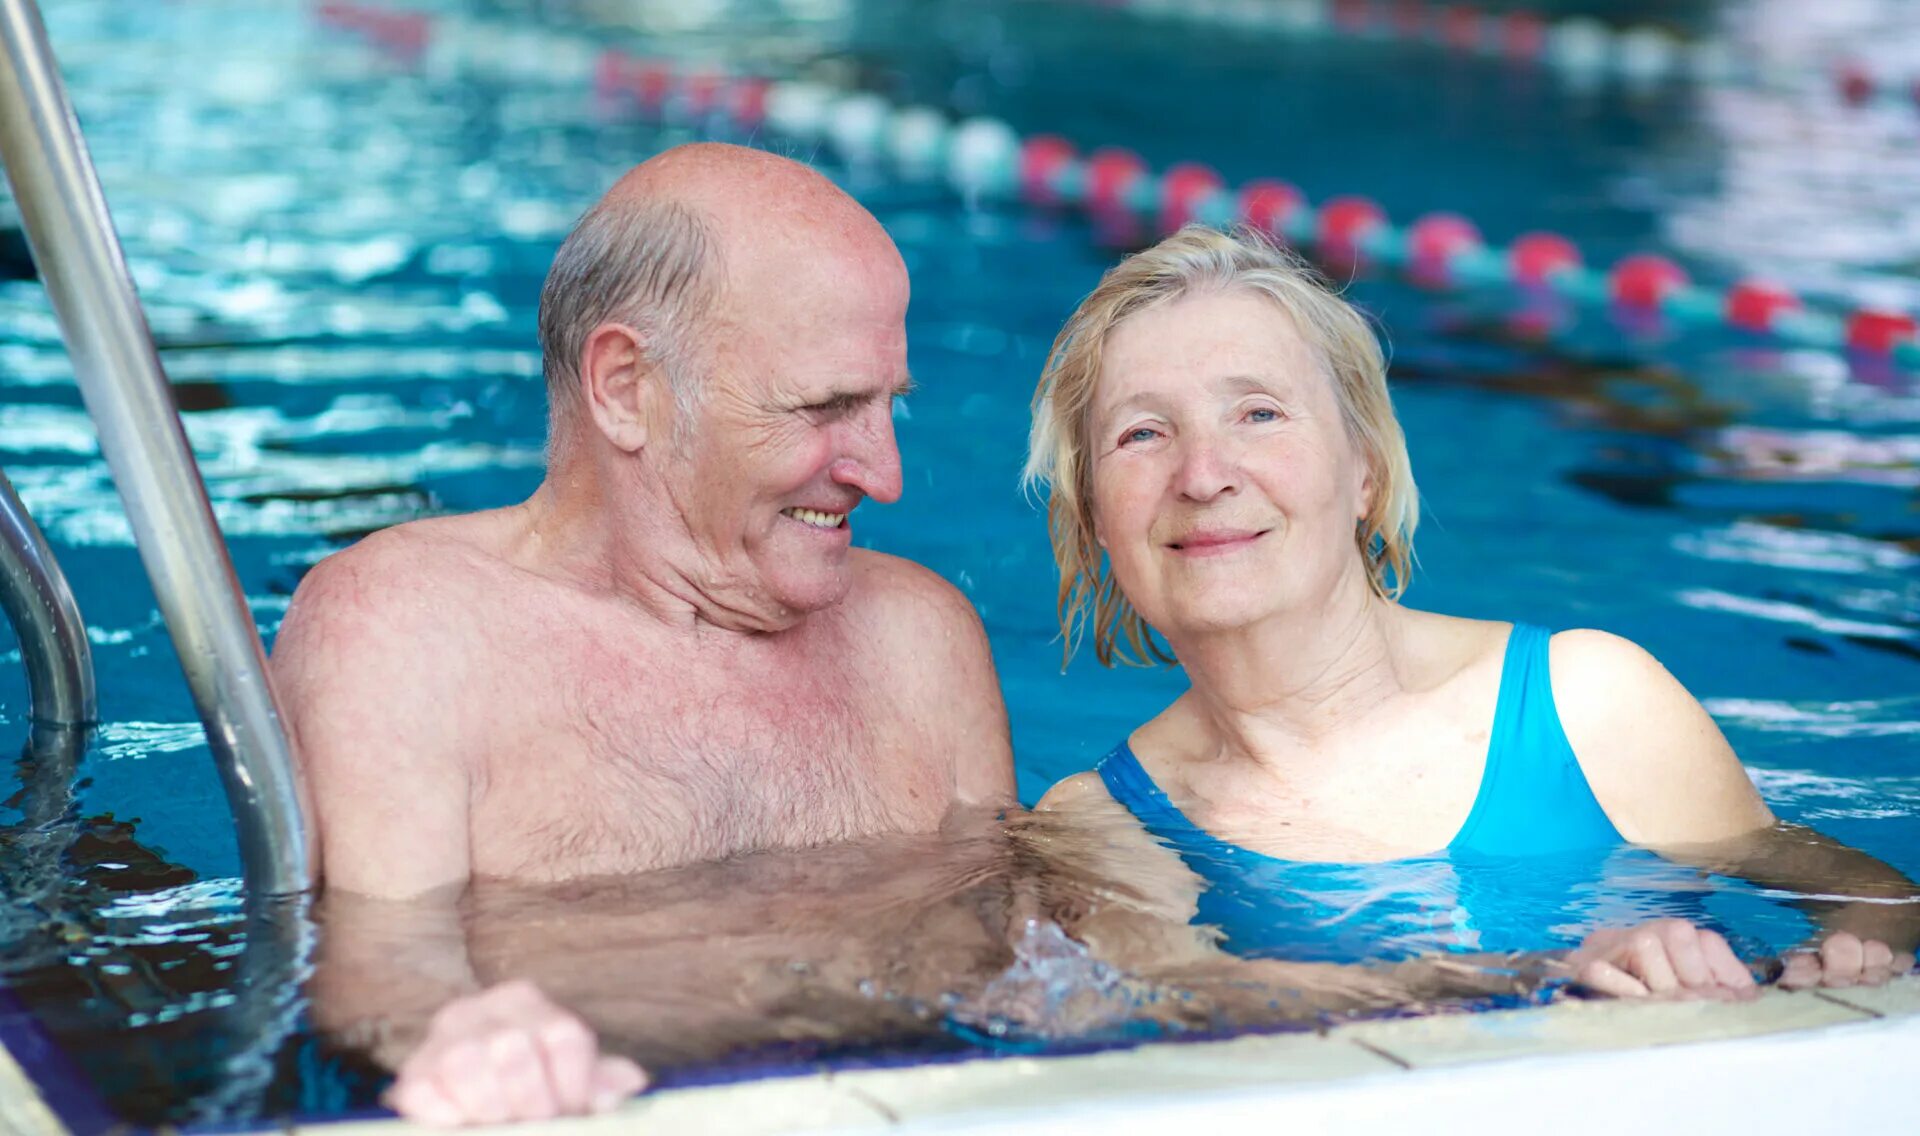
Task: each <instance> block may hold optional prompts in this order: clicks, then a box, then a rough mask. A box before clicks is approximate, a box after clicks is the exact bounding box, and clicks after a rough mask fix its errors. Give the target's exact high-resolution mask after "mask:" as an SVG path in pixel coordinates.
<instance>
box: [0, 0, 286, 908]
mask: <svg viewBox="0 0 1920 1136" xmlns="http://www.w3.org/2000/svg"><path fill="white" fill-rule="evenodd" d="M0 47H4V51H0V160H4V162H5V165H6V172H7V179H8V181H9V182H10V183H11V185H12V187H13V196H14V202H15V204H16V205H18V207H19V209H20V219H21V227H22V228H23V230H24V231H25V232H26V234H27V241H28V244H29V245H30V247H31V248H32V249H33V259H34V263H35V264H36V265H38V266H39V269H40V275H41V279H42V280H44V281H45V282H46V286H47V294H48V295H49V297H50V298H51V299H52V301H53V309H54V314H55V315H56V316H57V317H58V318H59V321H60V330H61V334H62V336H63V338H65V340H66V343H67V350H68V352H69V353H70V354H71V355H72V357H73V366H74V375H75V378H76V379H77V380H78V382H79V385H80V394H81V397H82V399H83V400H84V401H85V403H86V407H87V411H88V413H89V414H91V415H92V417H93V421H94V424H95V425H96V426H97V427H98V428H99V431H100V449H101V452H102V453H103V454H104V455H105V456H106V459H107V465H108V468H109V469H111V470H112V472H113V480H114V485H115V486H116V487H117V488H118V490H119V492H120V498H121V500H122V502H124V503H125V505H126V509H127V518H128V520H129V521H130V522H131V523H132V526H133V532H134V538H135V541H136V542H137V544H138V546H139V549H140V558H141V560H142V562H143V563H144V564H145V566H146V570H147V575H148V577H149V578H150V579H151V580H152V581H153V590H154V595H155V597H156V598H157V599H158V600H159V603H160V611H161V614H162V615H163V616H165V618H166V622H167V630H168V632H169V633H170V634H171V636H172V638H173V645H174V649H175V651H176V652H177V653H178V654H179V656H180V665H181V669H182V670H183V671H185V673H186V678H187V685H188V687H189V688H190V689H191V690H192V692H193V700H194V705H195V706H196V708H197V709H198V710H199V713H200V718H201V720H202V721H203V722H205V723H206V727H207V743H208V745H209V746H210V747H211V748H212V750H213V754H214V759H215V761H216V762H217V763H218V765H219V769H220V774H221V779H222V781H223V782H224V784H225V787H226V791H227V804H228V807H229V808H230V809H231V810H232V812H233V817H234V823H235V826H236V827H237V828H238V830H239V831H238V834H239V841H240V852H241V856H242V859H243V862H244V865H245V870H246V880H247V886H248V889H249V891H250V892H251V893H252V894H254V895H256V896H260V895H272V894H285V893H291V892H298V891H303V890H305V889H307V888H309V887H311V886H312V884H313V882H314V846H313V840H312V832H311V830H310V828H309V827H308V825H307V819H306V818H307V815H308V813H307V809H306V801H305V788H304V786H303V784H302V783H301V780H300V776H299V770H298V767H297V765H296V764H295V755H294V749H293V744H292V740H291V739H290V737H289V736H288V734H287V731H286V730H285V728H284V727H283V726H282V724H281V715H280V712H279V707H278V703H277V700H276V699H275V697H274V693H273V685H272V682H271V680H270V678H269V675H268V672H267V667H266V652H265V650H264V649H263V648H262V646H261V643H260V636H259V632H258V630H257V629H256V628H255V626H254V623H253V615H252V613H251V611H249V609H248V607H247V602H246V596H245V594H244V593H243V592H242V591H241V590H240V582H239V579H238V577H236V576H235V575H234V571H233V562H232V560H231V559H230V558H229V556H228V554H227V547H226V544H225V542H224V541H223V540H222V539H221V536H220V530H219V526H218V524H217V523H216V522H215V520H214V516H213V507H212V506H211V505H210V504H209V503H208V500H207V492H206V486H205V485H204V484H202V482H201V480H200V473H199V467H198V466H196V465H195V464H194V460H193V453H192V450H191V449H190V448H189V447H188V445H187V438H186V431H185V429H184V428H183V427H182V425H181V423H180V416H179V413H178V411H177V410H176V408H175V406H174V402H173V397H172V390H171V388H170V387H169V386H168V383H167V379H166V375H165V374H164V373H163V372H162V370H161V368H160V358H159V354H158V352H157V351H156V350H155V348H154V344H153V337H152V334H151V333H150V332H149V330H148V327H147V322H146V317H145V315H144V314H143V312H142V311H141V308H140V302H139V299H138V297H137V296H136V295H135V292H134V287H133V278H132V276H131V275H130V274H129V273H128V271H127V265H126V260H125V258H124V256H123V255H122V254H121V250H120V243H119V241H118V239H117V238H116V237H115V235H114V231H113V226H112V220H111V218H110V217H109V216H108V214H107V205H106V198H105V197H104V196H103V195H102V193H101V191H100V182H99V178H98V176H97V175H96V174H95V172H94V168H93V163H92V161H91V159H90V158H89V157H88V155H87V150H86V143H85V140H84V139H83V138H82V137H81V134H80V128H79V124H78V122H77V121H76V119H75V118H74V114H73V107H72V104H71V103H70V102H69V101H68V99H67V92H66V88H65V85H64V84H63V83H62V82H61V80H60V74H59V71H58V69H57V68H56V66H55V64H54V58H53V51H52V48H51V46H50V45H49V44H48V42H47V33H46V27H45V25H44V24H43V23H42V21H41V19H40V11H39V8H38V6H37V5H36V4H35V3H34V2H33V0H0Z"/></svg>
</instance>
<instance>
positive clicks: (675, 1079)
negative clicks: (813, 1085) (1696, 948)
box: [313, 814, 1809, 1084]
mask: <svg viewBox="0 0 1920 1136" xmlns="http://www.w3.org/2000/svg"><path fill="white" fill-rule="evenodd" d="M1124 847H1126V842H1124V841H1121V840H1117V839H1115V834H1114V833H1110V832H1107V831H1104V830H1103V829H1102V827H1101V822H1099V821H1097V820H1094V819H1089V818H1083V817H1082V818H1074V819H1072V820H1068V819H1065V818H1062V817H1060V816H1057V815H1053V814H1031V815H1030V814H1017V815H1015V816H1013V817H1011V818H1008V819H1007V820H1006V821H1005V822H1004V823H1003V822H1002V821H1000V820H998V819H996V818H994V817H992V816H988V815H982V814H973V815H969V816H963V817H958V818H956V819H955V820H954V822H953V823H951V824H950V825H949V826H948V828H947V829H946V830H945V831H943V832H940V833H937V834H930V835H924V836H909V837H886V838H878V839H872V840H866V841H862V842H858V843H853V844H845V845H836V846H832V847H826V848H818V849H811V850H803V851H798V852H794V851H780V852H766V853H756V854H750V855H743V856H739V857H735V858H732V859H729V860H726V861H721V862H718V863H710V864H700V865H693V866H688V867H683V868H676V869H671V870H667V871H660V872H652V873H645V874H641V875H635V876H624V877H609V878H596V879H588V880H579V881H574V882H569V883H565V884H557V885H539V886H533V885H524V884H513V883H507V882H502V881H490V882H486V881H483V882H477V883H475V884H474V885H473V886H472V887H471V888H470V889H469V890H468V891H467V892H466V893H465V894H464V895H462V896H459V897H446V898H444V899H441V900H438V901H419V902H405V903H402V902H395V901H390V900H375V899H369V898H366V897H360V896H354V895H350V894H345V893H336V894H332V895H329V896H328V897H327V898H326V900H325V901H324V903H323V904H322V907H321V919H322V950H321V954H320V967H319V970H318V973H317V976H316V980H315V984H314V988H313V994H314V1000H315V1003H314V1004H315V1012H316V1020H317V1021H318V1022H319V1024H320V1025H321V1026H322V1027H323V1028H325V1029H327V1030H329V1031H331V1032H333V1033H334V1034H335V1035H336V1036H338V1037H340V1038H342V1039H345V1040H346V1041H347V1042H349V1043H350V1044H354V1045H358V1046H362V1047H365V1048H366V1049H368V1050H369V1051H370V1052H372V1053H373V1054H374V1055H375V1057H376V1058H377V1059H378V1060H380V1061H381V1062H382V1063H385V1064H388V1065H392V1064H395V1063H397V1061H398V1060H399V1059H400V1058H401V1057H402V1056H404V1055H405V1054H406V1053H407V1052H410V1051H411V1050H412V1048H413V1047H414V1046H415V1045H416V1044H417V1043H418V1041H419V1039H420V1038H421V1037H423V1036H424V1034H425V1030H426V1026H427V1022H428V1020H429V1018H430V1017H431V1015H432V1013H433V1012H434V1010H435V1009H437V1008H438V1007H439V1006H440V1005H441V1004H443V1003H444V1002H445V1001H446V1000H448V999H449V998H452V997H454V996H456V995H459V994H461V993H467V992H472V991H476V990H478V989H482V988H485V987H490V986H493V985H495V984H498V983H501V982H506V981H510V980H517V979H524V980H530V981H532V982H534V983H535V984H536V985H538V986H539V987H540V988H541V989H542V990H543V991H545V992H546V993H547V994H548V995H549V996H550V997H552V998H553V999H554V1000H555V1001H557V1002H559V1003H560V1004H561V1005H563V1006H567V1007H570V1008H572V1009H574V1010H575V1011H576V1012H578V1013H579V1014H581V1015H582V1016H583V1018H584V1019H585V1020H586V1021H587V1022H588V1024H589V1025H590V1026H591V1027H592V1028H593V1029H595V1030H596V1031H597V1032H598V1033H599V1034H600V1035H601V1036H602V1037H603V1039H605V1043H606V1045H607V1046H608V1047H609V1048H610V1049H612V1050H613V1051H616V1052H620V1053H624V1054H627V1055H630V1056H632V1057H634V1058H636V1059H638V1060H640V1061H641V1062H642V1063H643V1064H645V1065H646V1066H647V1067H648V1068H649V1069H650V1070H651V1071H653V1072H654V1073H655V1074H656V1076H657V1077H659V1078H660V1079H662V1080H664V1081H665V1082H666V1083H668V1084H673V1083H684V1082H685V1081H687V1080H700V1079H706V1078H710V1077H712V1076H715V1075H719V1074H720V1073H722V1072H724V1071H725V1070H728V1069H740V1068H763V1067H765V1066H766V1065H767V1064H768V1063H769V1062H771V1063H773V1064H776V1065H779V1064H785V1065H789V1066H792V1065H800V1064H805V1063H808V1062H814V1061H820V1060H832V1059H835V1058H838V1057H846V1056H849V1055H858V1056H859V1057H861V1059H863V1060H871V1059H875V1058H876V1057H877V1058H881V1059H884V1058H885V1057H886V1056H887V1055H893V1056H896V1057H898V1056H902V1055H910V1054H921V1055H924V1054H928V1053H942V1052H946V1053H964V1052H971V1051H976V1050H977V1049H979V1048H981V1047H986V1048H991V1049H1006V1048H1015V1049H1020V1050H1023V1051H1032V1050H1042V1049H1059V1050H1074V1049H1082V1048H1086V1047H1088V1046H1095V1045H1103V1044H1113V1043H1116V1042H1126V1041H1137V1040H1142V1039H1147V1038H1156V1037H1167V1036H1173V1035H1210V1034H1215V1033H1221V1032H1227V1031H1238V1030H1245V1029H1249V1028H1256V1029H1258V1028H1265V1029H1284V1028H1304V1027H1310V1026H1317V1025H1322V1024H1325V1023H1326V1022H1328V1021H1330V1020H1335V1019H1338V1018H1342V1017H1348V1016H1354V1015H1366V1014H1372V1013H1379V1012H1385V1011H1393V1012H1405V1011H1409V1010H1414V1011H1429V1012H1430V1011H1436V1010H1445V1009H1449V1008H1460V1007H1464V1006H1469V1005H1476V1004H1480V1005H1484V1004H1486V1002H1487V1000H1488V999H1494V1000H1496V1001H1499V1000H1506V999H1511V998H1513V997H1516V996H1525V995H1528V994H1530V993H1531V992H1532V991H1534V990H1535V989H1536V988H1537V987H1538V986H1539V984H1540V982H1541V981H1542V980H1544V979H1545V978H1546V977H1547V976H1548V975H1549V974H1550V973H1551V971H1550V969H1548V968H1547V966H1546V960H1545V959H1544V958H1542V957H1541V956H1540V955H1539V954H1538V952H1541V951H1546V950H1554V949H1564V948H1567V947H1569V946H1572V945H1573V944H1576V943H1578V942H1579V941H1580V940H1581V939H1582V938H1584V937H1585V936H1586V935H1587V934H1588V933H1589V932H1591V931H1593V930H1596V929H1598V928H1601V927H1606V926H1619V925H1624V924H1626V923H1630V922H1635V921H1640V920H1645V919H1649V918H1657V917H1664V916H1675V915H1679V916H1686V917H1691V918H1695V919H1711V918H1713V912H1712V909H1713V906H1714V903H1713V901H1714V899H1715V897H1716V896H1718V897H1721V898H1724V897H1725V895H1726V894H1732V893H1734V892H1737V891H1738V889H1737V887H1735V886H1734V885H1730V884H1729V883H1728V882H1727V881H1725V880H1724V879H1721V878H1719V877H1717V876H1714V875H1712V874H1711V873H1710V872H1708V871H1703V870H1700V869H1698V868H1693V867H1683V866H1679V865H1675V864H1673V863H1671V862H1668V861H1665V860H1662V859H1660V858H1658V857H1654V856H1652V855H1651V854H1650V853H1643V852H1638V851H1636V850H1632V849H1626V850H1621V851H1620V852H1618V853H1616V854H1614V855H1611V856H1604V857H1598V858H1595V859H1593V860H1589V861H1583V862H1581V863H1578V864H1576V863H1573V862H1571V861H1566V860H1553V861H1552V862H1551V863H1549V862H1546V861H1547V859H1550V858H1543V859H1542V860H1540V861H1501V862H1487V863H1458V864H1454V863H1445V862H1443V860H1442V858H1434V859H1433V860H1431V861H1419V862H1402V863H1400V864H1392V865H1374V866H1363V867H1371V868H1373V869H1376V870H1375V871H1373V872H1372V873H1371V874H1372V875H1373V876H1374V877H1375V882H1374V884H1373V886H1372V887H1371V889H1370V890H1364V891H1360V892H1341V893H1340V894H1338V895H1337V896H1335V895H1332V894H1328V893H1323V894H1319V895H1306V896H1303V895H1301V894H1299V893H1296V892H1291V891H1289V890H1287V889H1286V888H1284V887H1281V886H1276V887H1274V888H1273V889H1272V891H1271V892H1270V893H1269V894H1266V895H1264V896H1261V897H1259V898H1260V900H1263V901H1264V902H1256V900H1255V899H1254V898H1253V897H1250V896H1249V895H1247V894H1245V893H1239V892H1237V893H1236V894H1235V895H1234V896H1233V902H1234V903H1236V904H1238V905H1239V907H1238V909H1237V910H1235V911H1233V912H1231V913H1230V914H1229V916H1228V917H1227V918H1225V919H1223V918H1221V915H1220V913H1219V912H1218V911H1217V910H1216V911H1215V912H1213V913H1212V915H1211V918H1212V919H1214V920H1215V922H1213V923H1209V922H1206V921H1204V920H1206V919H1207V918H1209V916H1208V915H1207V914H1205V913H1202V914H1201V915H1200V916H1198V917H1196V913H1195V909H1194V906H1193V903H1192V901H1191V899H1190V898H1187V897H1183V896H1182V894H1181V892H1180V888H1181V887H1182V886H1184V884H1183V883H1182V881H1181V880H1179V879H1177V878H1174V877H1170V876H1169V874H1168V872H1167V867H1168V865H1167V862H1166V861H1165V860H1164V858H1162V857H1160V856H1158V855H1154V854H1148V855H1144V856H1141V857H1136V858H1131V859H1130V858H1128V857H1127V856H1126V855H1125V854H1122V855H1119V856H1116V855H1115V849H1116V848H1124ZM1161 851H1164V850H1159V849H1156V850H1155V852H1161ZM1409 865H1411V866H1412V868H1413V870H1412V871H1410V872H1407V871H1402V869H1405V868H1407V867H1408V866H1409ZM1302 867H1305V868H1310V869H1315V868H1317V869H1325V868H1329V867H1332V866H1328V865H1302ZM1363 874H1364V873H1363ZM1757 894H1758V893H1755V892H1752V891H1751V889H1749V891H1748V893H1747V895H1746V898H1748V899H1753V898H1755V896H1756V895H1757ZM1407 904H1414V905H1418V906H1421V907H1423V908H1438V909H1442V910H1445V911H1446V912H1447V917H1446V918H1444V919H1439V920H1435V921H1432V922H1429V923H1425V924H1422V925H1420V926H1417V927H1415V926H1411V925H1409V924H1408V923H1407V922H1406V921H1405V920H1403V919H1401V918H1400V917H1399V914H1398V913H1399V912H1400V910H1401V909H1402V907H1403V906H1404V905H1407ZM1330 905H1331V906H1333V908H1334V910H1333V915H1334V921H1335V922H1337V923H1338V924H1339V925H1340V929H1339V933H1338V934H1337V935H1335V936H1334V937H1333V938H1331V939H1330V938H1329V935H1328V926H1327V923H1326V921H1325V920H1323V919H1322V918H1320V916H1319V915H1318V912H1319V911H1320V910H1322V909H1325V908H1327V907H1329V906H1330ZM1310 910H1311V911H1312V912H1314V914H1309V911H1310ZM1737 922H1738V924H1739V926H1738V927H1733V928H1730V929H1731V930H1734V931H1735V932H1736V935H1737V936H1738V941H1739V942H1740V943H1741V944H1742V946H1743V947H1744V950H1745V953H1747V954H1748V955H1750V956H1753V957H1759V956H1762V955H1766V954H1770V953H1773V952H1776V951H1778V950H1781V949H1783V947H1784V946H1786V945H1790V944H1793V943H1797V942H1798V941H1800V940H1802V939H1803V938H1805V936H1806V934H1807V932H1808V927H1809V925H1808V923H1807V922H1806V920H1805V919H1804V918H1802V917H1801V916H1800V915H1799V913H1798V912H1796V911H1795V910H1794V909H1793V908H1792V907H1791V906H1789V905H1786V904H1783V903H1779V902H1773V901H1771V900H1762V901H1760V902H1758V903H1757V904H1756V905H1755V906H1754V908H1753V910H1751V911H1748V912H1746V913H1744V914H1743V915H1742V916H1741V918H1740V919H1739V920H1738V921H1737ZM1228 923H1231V926H1226V925H1224V924H1228ZM1255 924H1258V925H1259V926H1260V928H1261V930H1260V932H1259V933H1258V934H1253V935H1249V934H1248V931H1247V928H1249V927H1250V926H1253V925H1255ZM1334 939H1337V940H1338V946H1339V947H1340V948H1341V949H1329V945H1330V943H1332V942H1333V941H1334ZM1250 940H1257V941H1250ZM1342 950H1345V952H1346V953H1342ZM1356 958H1369V959H1373V960H1375V961H1374V962H1371V963H1368V964H1365V965H1336V964H1335V962H1334V960H1339V961H1341V962H1351V961H1352V960H1354V959H1356ZM1442 958H1451V959H1452V960H1453V961H1452V962H1450V963H1440V962H1437V961H1436V960H1440V959H1442Z"/></svg>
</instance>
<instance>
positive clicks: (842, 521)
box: [780, 505, 847, 529]
mask: <svg viewBox="0 0 1920 1136" xmlns="http://www.w3.org/2000/svg"><path fill="white" fill-rule="evenodd" d="M780 515H781V516H783V517H787V518H789V519H791V520H796V521H799V522H800V523H801V524H803V525H807V526H809V527H812V528H816V529H837V528H842V527H844V526H845V525H846V523H847V514H845V513H829V512H826V511H825V510H822V509H807V508H802V507H801V506H799V505H793V506H789V507H788V508H785V509H782V510H780Z"/></svg>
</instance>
